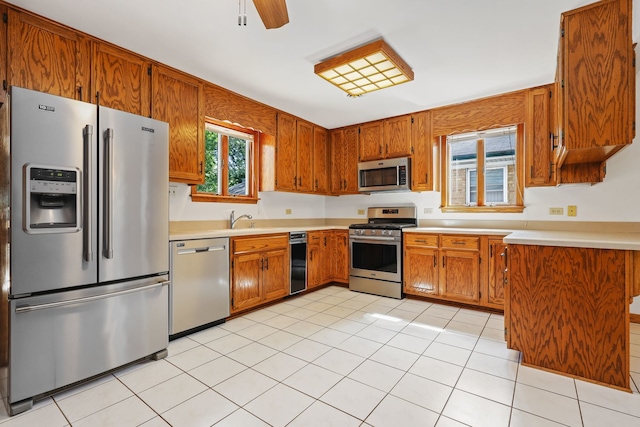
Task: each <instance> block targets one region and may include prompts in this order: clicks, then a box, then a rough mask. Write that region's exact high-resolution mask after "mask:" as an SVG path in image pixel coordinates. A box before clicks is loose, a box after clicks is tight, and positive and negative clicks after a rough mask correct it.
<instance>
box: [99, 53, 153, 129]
mask: <svg viewBox="0 0 640 427" xmlns="http://www.w3.org/2000/svg"><path fill="white" fill-rule="evenodd" d="M91 77H92V78H91V93H92V95H93V97H94V98H93V101H95V99H96V98H98V97H99V102H100V105H104V106H105V107H109V108H114V109H116V110H121V111H126V112H129V113H133V114H138V115H140V116H146V117H148V116H149V115H150V113H151V111H150V110H151V98H150V92H151V62H150V61H149V60H147V59H146V58H144V57H141V56H138V55H135V54H132V53H130V52H127V51H125V50H123V49H119V48H117V47H114V46H111V45H108V44H104V43H98V42H95V43H93V74H92V76H91Z"/></svg>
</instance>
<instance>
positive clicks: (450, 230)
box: [402, 227, 513, 236]
mask: <svg viewBox="0 0 640 427" xmlns="http://www.w3.org/2000/svg"><path fill="white" fill-rule="evenodd" d="M402 231H403V232H404V233H438V234H472V235H476V234H480V235H485V236H506V235H507V234H510V233H513V230H494V229H488V228H456V227H416V228H403V229H402Z"/></svg>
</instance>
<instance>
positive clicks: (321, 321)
mask: <svg viewBox="0 0 640 427" xmlns="http://www.w3.org/2000/svg"><path fill="white" fill-rule="evenodd" d="M305 320H306V321H307V322H309V323H313V324H315V325H320V326H329V325H333V324H334V323H336V322H337V321H338V320H340V317H337V316H332V315H330V314H324V313H316V314H314V315H313V316H310V317H307V318H306V319H305Z"/></svg>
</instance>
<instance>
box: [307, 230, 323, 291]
mask: <svg viewBox="0 0 640 427" xmlns="http://www.w3.org/2000/svg"><path fill="white" fill-rule="evenodd" d="M324 234H325V233H324V232H323V231H312V232H308V233H307V288H309V289H312V288H315V287H317V286H320V285H322V284H324V283H326V282H325V281H324V279H325V278H326V277H327V276H326V275H325V274H324V273H323V269H324V268H325V253H324V240H325V236H324Z"/></svg>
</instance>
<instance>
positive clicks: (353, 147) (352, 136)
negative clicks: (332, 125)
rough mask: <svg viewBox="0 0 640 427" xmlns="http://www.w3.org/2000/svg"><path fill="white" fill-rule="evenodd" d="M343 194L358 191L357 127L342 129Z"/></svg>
mask: <svg viewBox="0 0 640 427" xmlns="http://www.w3.org/2000/svg"><path fill="white" fill-rule="evenodd" d="M344 146H345V147H344V148H345V156H344V161H343V162H344V163H343V170H344V172H343V173H344V190H343V193H344V194H357V193H358V127H357V126H351V127H348V128H346V129H345V130H344Z"/></svg>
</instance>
